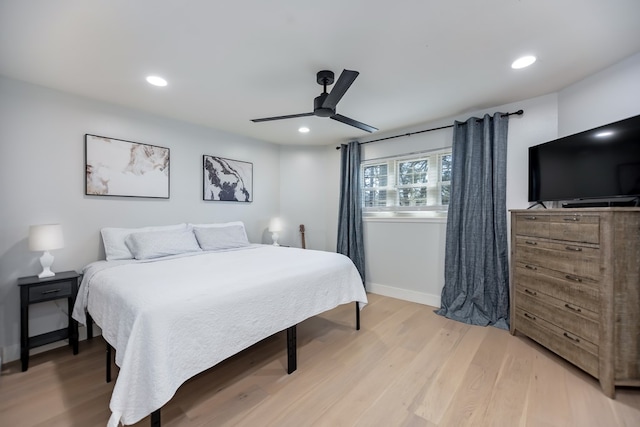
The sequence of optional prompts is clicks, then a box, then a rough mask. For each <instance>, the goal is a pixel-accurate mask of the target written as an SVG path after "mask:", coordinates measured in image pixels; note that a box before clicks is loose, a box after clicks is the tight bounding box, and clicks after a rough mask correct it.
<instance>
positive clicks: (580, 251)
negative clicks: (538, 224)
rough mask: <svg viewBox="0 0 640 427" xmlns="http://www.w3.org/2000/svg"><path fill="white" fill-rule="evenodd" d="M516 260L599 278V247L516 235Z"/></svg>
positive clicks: (570, 273) (600, 273)
mask: <svg viewBox="0 0 640 427" xmlns="http://www.w3.org/2000/svg"><path fill="white" fill-rule="evenodd" d="M516 245H517V250H516V257H515V260H514V261H516V262H521V263H524V264H527V265H532V266H536V267H544V268H547V269H549V270H555V271H559V272H563V273H566V274H569V275H572V276H579V277H584V278H589V279H593V280H599V279H600V277H601V276H602V271H601V267H600V266H601V261H600V249H598V248H597V247H589V246H584V245H575V244H568V243H559V242H548V241H543V240H539V239H538V240H536V239H528V238H525V237H516Z"/></svg>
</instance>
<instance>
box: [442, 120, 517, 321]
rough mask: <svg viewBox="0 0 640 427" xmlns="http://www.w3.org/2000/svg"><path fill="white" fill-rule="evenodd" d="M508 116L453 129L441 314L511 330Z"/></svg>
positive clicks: (466, 124) (471, 121)
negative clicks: (507, 184) (508, 235)
mask: <svg viewBox="0 0 640 427" xmlns="http://www.w3.org/2000/svg"><path fill="white" fill-rule="evenodd" d="M508 125H509V117H508V116H507V115H504V117H503V114H501V113H496V114H495V115H494V117H491V116H489V115H485V116H484V118H483V119H477V118H475V117H473V118H470V119H469V120H467V121H466V122H464V123H462V122H455V124H454V127H453V147H452V173H453V174H452V177H451V194H450V202H449V213H448V217H447V232H446V252H445V267H444V282H445V283H444V288H443V289H442V300H441V308H440V309H439V310H437V311H436V313H438V314H440V315H443V316H446V317H448V318H450V319H454V320H458V321H461V322H465V323H469V324H472V325H482V326H486V325H493V326H497V327H499V328H504V329H508V328H509V266H508V248H507V209H506V167H507V130H508Z"/></svg>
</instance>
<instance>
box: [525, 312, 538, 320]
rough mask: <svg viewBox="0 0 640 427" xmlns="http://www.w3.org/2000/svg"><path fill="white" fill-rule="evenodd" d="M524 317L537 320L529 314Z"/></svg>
mask: <svg viewBox="0 0 640 427" xmlns="http://www.w3.org/2000/svg"><path fill="white" fill-rule="evenodd" d="M524 317H527V318H529V319H531V320H536V317H535V316H532V315H530V314H529V313H525V314H524Z"/></svg>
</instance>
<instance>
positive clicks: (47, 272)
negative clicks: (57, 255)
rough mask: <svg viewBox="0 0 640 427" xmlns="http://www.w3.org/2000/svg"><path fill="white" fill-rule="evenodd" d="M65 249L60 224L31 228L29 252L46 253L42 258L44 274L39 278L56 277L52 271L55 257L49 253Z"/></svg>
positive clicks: (33, 226) (39, 275)
mask: <svg viewBox="0 0 640 427" xmlns="http://www.w3.org/2000/svg"><path fill="white" fill-rule="evenodd" d="M63 247H64V239H63V237H62V227H61V226H60V224H43V225H32V226H31V227H29V250H32V251H44V254H43V255H42V256H41V257H40V264H41V265H42V272H41V273H40V274H38V277H39V278H41V279H42V278H43V277H52V276H55V273H54V272H53V271H51V264H53V255H51V254H50V253H49V251H51V250H54V249H60V248H63Z"/></svg>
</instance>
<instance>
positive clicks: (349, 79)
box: [322, 70, 360, 110]
mask: <svg viewBox="0 0 640 427" xmlns="http://www.w3.org/2000/svg"><path fill="white" fill-rule="evenodd" d="M359 74H360V73H359V72H357V71H351V70H342V74H340V77H339V78H338V81H337V82H336V84H335V85H333V89H331V93H329V95H328V96H327V98H326V99H325V100H324V102H323V103H322V108H330V109H332V110H333V109H335V108H336V105H338V102H339V101H340V100H341V99H342V97H343V96H344V94H345V92H346V91H347V89H349V86H351V83H353V81H354V80H355V79H356V77H358V75H359Z"/></svg>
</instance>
